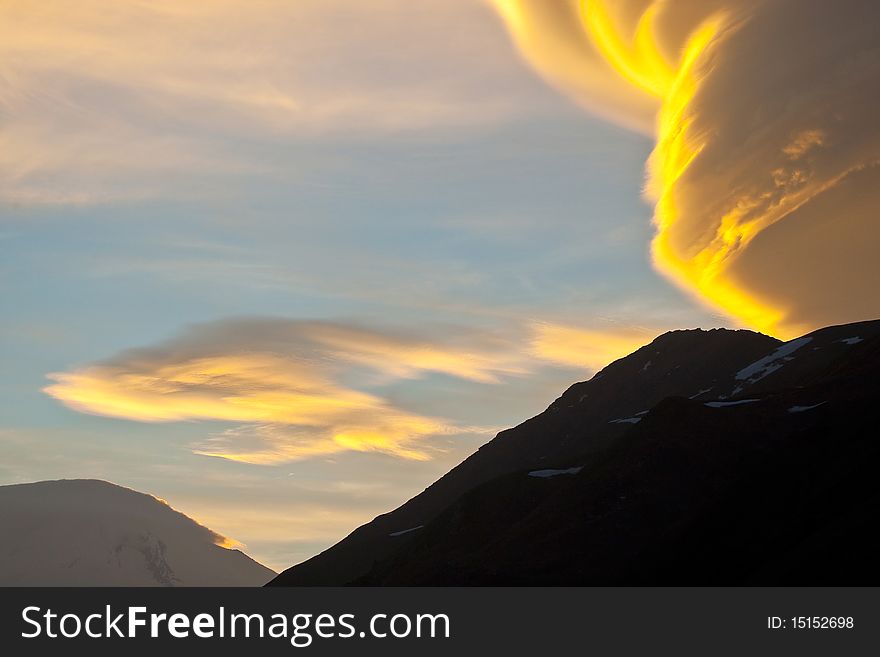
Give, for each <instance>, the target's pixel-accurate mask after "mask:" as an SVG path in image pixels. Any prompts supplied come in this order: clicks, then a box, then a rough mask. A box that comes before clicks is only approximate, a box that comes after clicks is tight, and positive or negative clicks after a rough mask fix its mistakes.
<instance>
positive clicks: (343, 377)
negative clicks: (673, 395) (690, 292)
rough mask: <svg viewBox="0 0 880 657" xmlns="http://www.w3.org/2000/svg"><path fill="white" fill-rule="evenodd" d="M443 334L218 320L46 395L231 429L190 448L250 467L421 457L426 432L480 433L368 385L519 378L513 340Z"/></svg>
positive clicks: (72, 377)
mask: <svg viewBox="0 0 880 657" xmlns="http://www.w3.org/2000/svg"><path fill="white" fill-rule="evenodd" d="M447 335H448V337H447V338H445V339H439V338H436V337H434V338H433V339H428V338H425V337H423V336H418V335H412V334H403V333H397V334H395V333H391V332H381V331H377V330H370V329H365V328H361V327H358V326H355V325H346V324H341V323H329V322H301V321H291V320H272V319H255V320H235V321H226V322H218V323H215V324H211V325H203V326H200V327H194V328H193V329H191V330H190V331H188V332H187V333H185V334H184V335H183V336H181V337H180V338H178V339H177V340H173V341H171V342H168V343H165V344H163V345H160V346H158V347H154V348H150V349H140V350H133V351H129V352H125V353H123V354H120V355H119V356H117V357H116V358H113V359H111V360H109V361H106V362H103V363H98V364H94V365H90V366H86V367H84V368H81V369H78V370H74V371H71V372H62V373H54V374H50V375H49V377H50V378H51V379H52V380H53V381H54V383H53V384H51V385H49V386H48V387H46V389H45V391H46V392H47V393H48V394H50V395H51V396H53V397H55V398H56V399H59V400H61V401H62V402H64V404H66V405H67V406H69V407H70V408H73V409H75V410H78V411H81V412H85V413H91V414H96V415H104V416H109V417H119V418H125V419H129V420H135V421H140V422H175V421H189V420H209V421H220V422H228V423H236V424H237V425H238V426H235V427H233V428H230V429H228V430H225V431H222V432H220V433H218V434H216V435H214V436H213V437H211V438H210V439H209V440H207V441H205V442H204V443H202V444H200V445H198V446H197V447H196V451H197V452H198V453H201V454H207V455H211V456H221V457H224V458H229V459H233V460H240V461H245V462H249V463H273V462H280V461H291V460H296V459H301V458H307V457H311V456H317V455H322V454H331V453H335V452H339V451H344V450H354V451H378V452H383V453H387V454H392V455H395V456H399V457H402V458H411V459H426V458H429V456H430V452H429V449H428V446H427V445H426V441H427V439H428V438H430V437H431V436H439V435H449V434H457V433H459V434H460V433H473V432H481V431H483V430H484V429H482V428H480V427H460V426H457V425H456V424H454V423H453V422H450V421H448V420H445V419H440V418H434V417H429V416H425V415H420V414H418V413H415V412H410V411H407V410H404V409H401V408H397V407H395V406H394V405H392V404H391V403H390V402H388V401H387V400H386V399H384V398H383V397H381V396H380V395H378V394H374V393H371V392H368V391H365V388H369V387H375V386H376V385H379V384H381V383H385V382H388V381H393V380H397V379H416V378H420V377H424V376H426V375H429V374H442V375H448V376H452V377H456V378H459V379H463V380H470V381H475V382H479V383H496V382H498V381H499V380H500V379H499V377H500V376H502V375H515V374H522V373H524V372H525V371H526V370H525V364H524V359H523V356H522V355H521V354H518V353H517V352H516V351H515V350H511V348H510V344H509V343H506V342H503V341H500V340H498V339H497V338H493V337H492V336H486V335H481V334H479V333H476V332H462V331H453V330H447Z"/></svg>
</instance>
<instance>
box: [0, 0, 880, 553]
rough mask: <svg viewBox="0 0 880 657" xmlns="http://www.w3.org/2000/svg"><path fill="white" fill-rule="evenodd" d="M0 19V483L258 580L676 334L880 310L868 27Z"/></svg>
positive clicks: (271, 0)
mask: <svg viewBox="0 0 880 657" xmlns="http://www.w3.org/2000/svg"><path fill="white" fill-rule="evenodd" d="M802 2H803V0H800V3H799V4H797V7H798V10H795V9H794V7H795V3H794V2H793V1H791V0H743V1H741V2H731V1H723V0H712V1H707V2H695V1H694V2H691V1H689V0H684V1H682V2H677V3H668V2H661V1H659V0H658V1H656V2H650V1H647V0H644V1H641V0H625V1H622V2H617V3H612V2H599V1H597V2H588V3H581V2H578V1H575V0H492V1H491V2H489V1H488V0H485V1H484V0H420V1H419V2H418V3H413V2H409V1H408V0H371V2H369V3H363V2H354V1H353V0H298V1H297V2H296V3H290V2H284V1H281V0H256V1H252V2H247V3H244V2H241V1H240V0H217V1H215V2H210V3H194V2H193V3H188V2H176V1H175V2H172V1H170V0H156V1H153V2H140V1H135V0H126V1H125V2H110V1H109V0H83V1H82V2H79V3H76V4H75V5H74V4H72V3H66V2H62V1H60V0H59V1H52V0H46V1H45V2H41V3H39V4H34V3H31V2H17V1H14V0H13V1H7V2H4V3H2V4H0V250H2V256H3V257H2V259H0V301H2V308H3V312H2V314H0V362H2V368H0V484H12V483H21V482H26V481H36V480H42V479H54V478H80V477H94V478H100V479H106V480H109V481H113V482H115V483H118V484H121V485H124V486H129V487H131V488H134V489H137V490H140V491H143V492H148V493H151V494H154V495H156V496H157V497H161V498H162V499H165V500H167V501H168V502H169V503H170V504H171V505H172V506H174V507H175V508H177V509H178V510H180V511H182V512H184V513H186V514H187V515H190V516H192V517H194V518H196V519H197V520H198V521H199V522H201V523H203V524H205V525H207V526H208V527H210V528H211V529H213V530H214V531H216V532H218V533H220V534H222V535H224V536H226V537H228V538H230V539H231V540H233V541H237V542H238V543H239V544H241V545H244V546H246V547H245V550H246V551H247V552H248V553H249V554H250V555H251V556H253V557H254V558H256V559H258V560H259V561H261V562H262V563H265V564H266V565H268V566H270V567H273V568H275V569H281V568H285V567H288V566H290V565H293V564H294V563H297V562H299V561H302V560H304V559H306V558H308V557H310V556H312V555H314V554H316V553H317V552H319V551H320V550H322V549H324V548H326V547H328V546H329V545H332V544H333V543H335V542H336V541H338V540H339V539H340V538H342V537H343V536H345V535H346V534H347V533H348V532H350V531H351V530H352V529H354V528H355V527H357V526H358V525H360V524H362V523H364V522H366V521H369V520H370V519H372V518H373V517H374V516H375V515H378V514H380V513H383V512H386V511H388V510H390V509H392V508H394V507H396V506H398V505H399V504H400V503H402V502H403V501H405V500H406V499H408V498H409V497H411V496H413V495H415V494H417V493H419V492H420V491H421V490H423V489H424V488H425V487H426V486H427V485H429V484H430V483H431V482H433V481H434V480H435V479H437V478H438V477H439V476H441V475H442V474H444V473H445V472H446V471H448V470H449V469H450V468H451V467H453V466H454V465H456V464H457V463H458V462H460V461H461V460H462V459H463V458H465V457H466V456H467V455H468V454H470V453H472V452H473V451H474V450H475V449H476V448H477V447H479V446H480V445H481V444H483V443H485V442H487V441H488V440H490V439H491V438H492V437H493V436H494V434H495V433H496V432H497V431H498V430H500V429H502V428H506V427H509V426H513V425H515V424H517V423H519V422H521V421H522V420H524V419H526V418H528V417H530V416H532V415H535V414H537V413H539V412H540V411H542V410H543V409H544V408H546V406H547V405H548V404H549V403H550V402H552V401H553V399H555V398H556V397H557V396H559V395H560V394H561V393H562V392H563V391H564V390H565V388H566V387H567V386H568V385H570V384H571V383H573V382H575V381H580V380H584V379H587V378H589V377H590V376H592V374H593V373H595V372H596V371H597V370H598V369H600V368H601V367H602V366H604V365H605V364H607V363H608V362H610V361H611V360H613V359H615V358H617V357H620V356H623V355H626V354H627V353H629V352H631V351H633V350H634V349H635V348H637V347H638V346H640V345H642V344H645V343H647V342H649V341H650V340H651V339H653V337H655V336H656V335H658V334H660V333H662V332H664V331H666V330H670V329H675V328H688V327H697V326H701V327H704V328H709V327H714V326H732V327H749V328H753V329H756V330H762V331H764V332H767V333H771V334H773V335H777V336H780V337H783V338H787V337H793V336H794V335H797V334H798V333H799V332H803V331H804V330H809V329H810V328H815V327H818V326H821V325H824V324H829V323H833V322H840V321H854V320H857V319H866V318H869V317H872V316H873V315H876V314H878V313H877V311H878V308H877V302H876V299H877V296H876V294H875V293H874V291H873V286H874V285H875V283H876V281H877V280H880V277H878V275H877V274H878V273H880V272H878V271H877V268H878V264H877V262H878V260H877V259H876V258H875V257H873V256H872V254H873V250H874V244H875V243H876V239H872V238H873V237H874V236H875V235H876V232H875V231H876V229H875V228H874V226H875V224H876V221H875V220H874V215H873V213H872V212H871V209H872V200H873V197H874V195H875V194H876V192H875V191H873V190H874V189H877V188H878V186H877V184H876V180H875V177H876V175H877V173H876V171H877V169H876V161H877V155H878V153H880V144H878V142H877V140H878V130H877V128H876V127H875V126H874V125H873V123H874V122H873V118H874V116H875V112H874V111H873V110H874V108H875V107H876V102H872V101H875V99H874V98H873V96H875V95H876V92H875V91H874V90H876V89H877V88H878V86H877V84H876V83H877V81H878V80H877V76H878V73H880V64H878V62H880V55H878V53H877V52H876V49H877V45H876V44H877V43H880V40H878V39H877V36H878V35H877V34H876V31H877V29H878V28H877V27H876V25H878V24H880V23H878V22H877V21H876V20H874V18H876V16H875V14H876V9H875V8H874V7H872V5H871V3H868V2H856V1H855V0H846V1H844V2H840V3H821V2H816V3H813V2H808V3H807V5H808V8H807V9H806V10H804V9H803V7H804V6H805V5H804V4H802Z"/></svg>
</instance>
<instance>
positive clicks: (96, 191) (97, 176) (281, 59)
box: [0, 0, 534, 204]
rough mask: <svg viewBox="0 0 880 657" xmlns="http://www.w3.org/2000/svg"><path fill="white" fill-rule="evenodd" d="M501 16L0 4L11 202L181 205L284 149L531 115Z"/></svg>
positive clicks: (387, 0) (302, 6) (430, 10)
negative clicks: (215, 180) (212, 181)
mask: <svg viewBox="0 0 880 657" xmlns="http://www.w3.org/2000/svg"><path fill="white" fill-rule="evenodd" d="M491 18H492V17H491V14H490V12H489V11H487V10H486V9H485V7H483V6H482V5H480V4H479V3H474V2H469V1H467V0H424V1H423V2H421V3H419V5H418V6H415V5H414V4H413V3H410V2H407V1H406V0H373V1H371V2H370V3H362V2H355V1H353V0H297V2H286V1H285V0H257V1H254V2H246V1H244V0H216V1H213V2H205V3H192V2H190V3H181V2H176V1H175V0H154V1H151V2H139V1H138V2H114V1H113V0H82V1H80V2H77V3H76V4H75V5H74V4H72V3H69V2H65V1H64V0H44V1H42V2H40V4H39V7H35V6H34V4H33V3H30V2H23V1H16V0H13V1H11V2H3V3H0V113H2V117H3V120H2V128H0V178H2V183H0V200H3V201H6V202H14V203H21V204H40V203H43V204H47V203H48V204H59V203H93V202H100V201H107V200H110V201H113V200H118V199H129V198H135V199H138V198H142V197H150V196H154V195H164V196H168V195H170V194H172V193H174V194H176V195H185V194H187V193H193V192H192V189H191V188H192V187H193V182H194V181H198V180H200V179H202V178H203V177H204V176H207V175H223V174H229V173H232V174H240V173H242V172H248V171H257V172H264V171H265V169H272V168H273V167H275V166H277V160H278V159H279V156H278V155H277V153H275V154H270V155H268V156H267V151H270V150H271V149H272V147H274V148H276V149H277V145H278V143H279V140H280V141H281V143H284V144H286V145H287V149H288V152H289V153H290V154H289V157H292V158H294V159H295V157H296V153H297V151H298V150H303V149H304V147H303V142H308V141H309V140H311V139H316V138H318V137H321V138H329V139H334V138H336V139H338V138H340V137H346V138H350V139H362V138H364V137H373V138H387V137H388V136H390V135H397V134H411V133H412V132H414V131H425V130H431V131H437V130H460V129H462V128H467V127H472V126H489V125H492V124H495V123H497V122H498V121H505V120H508V119H510V118H513V117H517V116H521V115H523V113H529V112H530V109H529V107H530V105H531V106H532V109H534V107H533V106H534V103H533V102H532V101H531V100H530V99H529V96H528V95H527V94H525V93H522V92H514V93H513V94H511V93H510V90H511V89H513V88H515V87H516V86H517V80H518V79H519V71H518V70H517V67H516V66H512V65H511V64H510V62H508V61H507V59H508V57H507V52H505V47H504V41H503V34H502V33H501V31H500V30H494V29H493V28H494V27H495V23H494V21H492V20H491ZM526 82H527V84H526V85H525V86H526V87H528V86H529V85H528V80H527V79H526ZM521 86H522V85H521ZM305 148H307V146H306V147H305ZM309 163H310V164H313V163H312V162H311V161H310V162H309ZM294 168H295V167H294ZM287 173H289V171H288V172H287ZM181 178H183V180H181Z"/></svg>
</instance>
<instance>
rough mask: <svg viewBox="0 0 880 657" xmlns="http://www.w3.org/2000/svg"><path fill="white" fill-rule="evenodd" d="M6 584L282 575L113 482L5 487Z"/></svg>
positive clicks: (1, 578)
mask: <svg viewBox="0 0 880 657" xmlns="http://www.w3.org/2000/svg"><path fill="white" fill-rule="evenodd" d="M0 531H2V535H3V541H2V542H0V586H261V585H263V584H265V583H266V582H267V581H268V580H269V579H270V578H271V577H272V576H273V575H274V574H275V573H274V572H273V571H272V570H270V569H268V568H266V567H265V566H262V565H261V564H259V563H257V562H256V561H254V560H253V559H251V558H250V557H248V556H247V555H245V554H244V553H242V552H240V551H238V550H229V549H226V548H223V547H220V546H219V545H218V544H217V543H218V541H221V540H222V537H221V536H218V535H217V534H215V533H214V532H212V531H211V530H210V529H208V528H207V527H203V526H202V525H199V524H198V523H197V522H195V521H194V520H192V519H191V518H188V517H187V516H185V515H183V514H182V513H179V512H178V511H175V510H174V509H172V508H171V507H170V506H168V505H167V504H165V503H164V502H162V501H160V500H158V499H156V498H155V497H152V496H150V495H144V494H143V493H138V492H136V491H133V490H130V489H128V488H122V487H121V486H116V485H114V484H111V483H108V482H106V481H96V480H89V479H73V480H60V481H41V482H37V483H32V484H17V485H12V486H0Z"/></svg>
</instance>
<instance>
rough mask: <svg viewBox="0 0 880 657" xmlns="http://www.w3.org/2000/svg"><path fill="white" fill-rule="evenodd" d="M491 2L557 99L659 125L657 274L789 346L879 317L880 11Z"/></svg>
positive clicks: (653, 182) (777, 5)
mask: <svg viewBox="0 0 880 657" xmlns="http://www.w3.org/2000/svg"><path fill="white" fill-rule="evenodd" d="M492 4H493V5H494V6H495V7H496V8H497V9H498V10H499V13H500V15H501V16H502V17H503V18H504V19H505V22H506V24H507V26H508V28H509V29H510V31H511V33H512V35H513V37H514V40H515V41H516V43H517V44H518V45H519V46H520V48H521V50H522V52H523V54H524V55H525V57H526V58H527V60H528V61H529V62H530V63H531V64H532V65H533V66H534V68H536V69H537V70H538V71H540V72H541V73H543V74H544V75H545V76H546V77H548V79H550V80H551V81H553V82H554V83H556V84H557V85H559V86H560V88H562V89H564V90H565V91H566V92H568V93H570V94H571V95H572V96H574V97H575V98H576V99H577V100H579V101H580V102H582V103H583V104H584V105H586V106H587V107H588V108H590V109H592V110H594V111H597V112H598V113H600V114H602V115H604V116H606V117H609V118H612V119H613V120H616V121H617V122H620V123H623V124H624V125H630V126H635V127H637V128H638V129H642V130H645V129H646V126H647V125H648V119H649V117H650V121H651V124H652V125H651V131H652V132H653V134H654V135H655V138H656V141H657V143H656V147H655V149H654V151H653V153H652V155H651V158H650V160H649V162H648V167H647V171H648V180H647V186H646V195H647V197H648V198H649V199H650V200H651V201H653V202H654V204H655V214H654V222H655V225H656V227H657V236H656V238H655V240H654V243H653V258H654V263H655V265H656V266H657V267H658V269H660V271H662V272H664V273H665V274H667V275H668V276H669V277H671V278H672V279H673V280H675V281H676V282H678V283H679V284H680V285H681V286H682V287H684V288H685V289H687V290H690V291H692V292H694V293H695V294H696V295H697V297H698V298H699V299H701V300H703V301H705V302H706V303H708V304H709V305H711V306H712V307H714V308H718V309H721V310H723V311H724V312H726V313H727V314H729V315H730V316H732V317H734V318H736V319H737V320H739V321H740V322H742V323H744V324H747V325H749V326H752V327H756V328H758V329H761V330H763V331H766V332H769V333H773V334H777V335H781V336H786V337H787V336H791V335H793V334H796V333H799V332H801V331H804V330H806V329H809V328H812V327H815V326H817V325H820V324H828V323H832V322H840V321H850V320H856V319H863V318H867V317H872V316H875V315H877V314H880V306H878V301H877V299H878V297H877V295H876V293H875V291H874V290H873V289H872V288H873V285H872V281H876V280H877V279H878V278H880V265H878V264H869V263H863V262H861V261H855V259H856V258H858V257H863V256H864V255H865V254H864V251H865V247H864V245H865V243H869V244H875V243H876V238H877V229H876V221H872V220H870V219H869V218H868V217H867V216H865V215H866V210H865V208H866V203H865V202H863V201H862V199H863V198H864V197H865V195H866V194H868V195H871V196H872V198H873V199H874V201H875V204H876V201H877V200H880V199H878V196H877V195H876V192H873V191H871V190H872V189H873V190H876V189H878V188H880V186H878V185H877V184H876V183H877V182H878V178H880V175H878V173H877V170H876V168H875V165H876V164H877V163H878V162H880V129H878V127H877V124H876V120H875V117H874V112H873V109H872V108H874V107H876V99H877V91H876V90H877V89H878V88H880V86H878V82H880V53H878V51H877V47H876V31H875V28H874V26H875V25H876V24H877V20H878V8H877V5H876V3H871V2H867V1H866V0H847V1H844V2H839V3H820V2H811V3H804V2H800V1H796V0H738V1H734V0H701V1H699V2H696V1H694V2H691V1H682V2H666V1H663V0H618V1H617V2H612V1H611V0H493V1H492ZM844 188H845V189H847V190H848V191H849V192H850V193H849V194H844V193H842V192H843V189H844ZM853 192H854V193H855V194H854V195H853ZM829 198H834V200H835V201H837V202H839V205H838V206H837V207H836V208H828V206H829V205H830V204H829V203H828V199H829ZM818 206H822V207H824V208H826V209H830V210H831V213H830V214H829V215H828V216H827V217H826V219H825V221H824V222H822V221H820V220H819V219H817V218H816V217H815V214H816V213H815V210H814V208H816V207H818ZM817 255H819V258H820V261H819V262H818V263H817V262H816V261H815V257H816V256H817ZM869 258H870V259H871V260H872V262H873V263H878V262H880V259H878V258H876V257H872V258H871V256H869ZM817 268H818V270H819V271H820V272H821V274H817V273H816V271H817ZM805 280H809V283H810V284H809V285H805V284H804V283H803V281H805ZM843 288H845V289H843Z"/></svg>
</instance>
